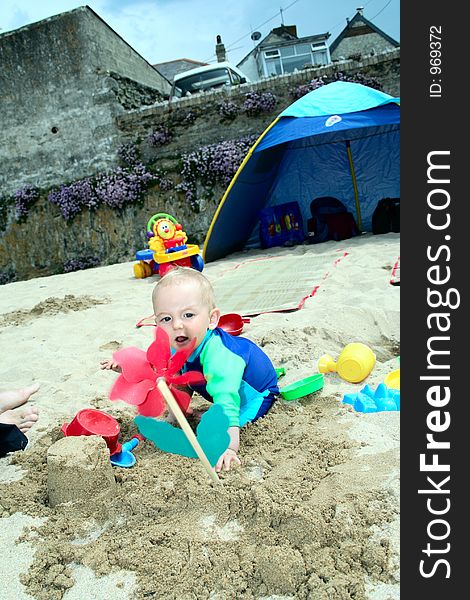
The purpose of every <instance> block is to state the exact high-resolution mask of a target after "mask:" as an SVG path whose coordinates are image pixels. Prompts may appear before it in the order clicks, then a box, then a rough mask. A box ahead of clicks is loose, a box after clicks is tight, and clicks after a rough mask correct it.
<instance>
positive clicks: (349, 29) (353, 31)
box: [330, 11, 400, 52]
mask: <svg viewBox="0 0 470 600" xmlns="http://www.w3.org/2000/svg"><path fill="white" fill-rule="evenodd" d="M358 23H362V25H363V27H358ZM367 33H378V34H379V35H381V36H382V37H383V38H385V39H386V40H387V42H389V43H390V44H392V46H395V48H398V46H399V45H400V43H399V42H397V41H396V40H394V39H393V38H392V37H390V36H389V35H387V34H386V33H385V32H384V31H382V30H381V29H380V28H379V27H377V26H376V25H374V24H373V23H372V21H369V20H368V19H366V18H365V16H364V15H363V14H361V13H360V12H359V11H358V12H357V13H356V14H355V15H354V17H353V18H352V19H351V20H350V21H349V22H348V24H347V25H346V27H345V28H344V29H343V31H342V32H341V33H340V34H339V35H338V37H337V38H336V39H335V40H334V42H332V43H331V44H330V52H334V50H335V49H336V48H337V46H338V45H339V43H340V42H341V41H342V40H343V39H344V38H347V37H351V36H354V35H366V34H367Z"/></svg>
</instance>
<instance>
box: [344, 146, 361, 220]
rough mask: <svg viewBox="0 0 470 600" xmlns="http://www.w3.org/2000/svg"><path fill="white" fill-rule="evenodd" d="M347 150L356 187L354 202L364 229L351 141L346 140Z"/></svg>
mask: <svg viewBox="0 0 470 600" xmlns="http://www.w3.org/2000/svg"><path fill="white" fill-rule="evenodd" d="M346 151H347V153H348V159H349V169H350V170H351V179H352V184H353V189H354V202H355V203H356V215H357V226H358V228H359V229H360V230H361V231H362V219H361V207H360V205H359V194H358V193H357V181H356V173H355V171H354V163H353V159H352V154H351V142H350V141H349V140H346Z"/></svg>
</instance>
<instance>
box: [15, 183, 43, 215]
mask: <svg viewBox="0 0 470 600" xmlns="http://www.w3.org/2000/svg"><path fill="white" fill-rule="evenodd" d="M38 198H39V191H38V189H37V188H35V187H33V186H32V185H29V184H28V185H25V186H23V187H22V188H20V189H19V190H17V191H16V192H15V217H16V220H17V221H21V220H23V219H25V218H26V217H27V216H28V212H29V209H30V208H31V206H32V205H33V204H34V203H35V202H36V200H37V199H38Z"/></svg>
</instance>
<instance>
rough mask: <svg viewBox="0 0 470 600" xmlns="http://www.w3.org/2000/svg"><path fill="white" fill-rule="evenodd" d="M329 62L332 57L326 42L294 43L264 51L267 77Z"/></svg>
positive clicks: (264, 65)
mask: <svg viewBox="0 0 470 600" xmlns="http://www.w3.org/2000/svg"><path fill="white" fill-rule="evenodd" d="M329 62H330V57H329V52H328V47H327V45H326V44H325V42H318V43H312V44H292V45H291V46H281V47H280V48H278V49H272V50H265V52H264V53H263V67H264V74H265V76H267V77H269V76H270V75H282V74H284V73H293V72H294V71H300V70H301V69H305V68H306V67H311V66H312V65H327V64H328V63H329Z"/></svg>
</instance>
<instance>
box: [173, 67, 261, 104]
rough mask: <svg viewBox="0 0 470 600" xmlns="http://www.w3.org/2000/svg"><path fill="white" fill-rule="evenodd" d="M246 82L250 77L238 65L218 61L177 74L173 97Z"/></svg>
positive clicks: (174, 81)
mask: <svg viewBox="0 0 470 600" xmlns="http://www.w3.org/2000/svg"><path fill="white" fill-rule="evenodd" d="M246 82H249V79H248V77H246V75H245V74H244V73H242V72H241V71H240V69H239V68H238V67H236V66H235V65H232V64H230V63H229V62H226V61H225V62H218V63H214V64H211V65H206V66H204V67H197V68H196V69H190V70H189V71H184V73H180V74H179V75H175V77H174V80H173V86H172V90H171V98H175V97H176V98H181V97H182V96H191V95H192V94H197V93H198V92H205V91H206V90H211V89H214V88H219V87H222V86H232V85H240V84H241V83H246Z"/></svg>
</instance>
